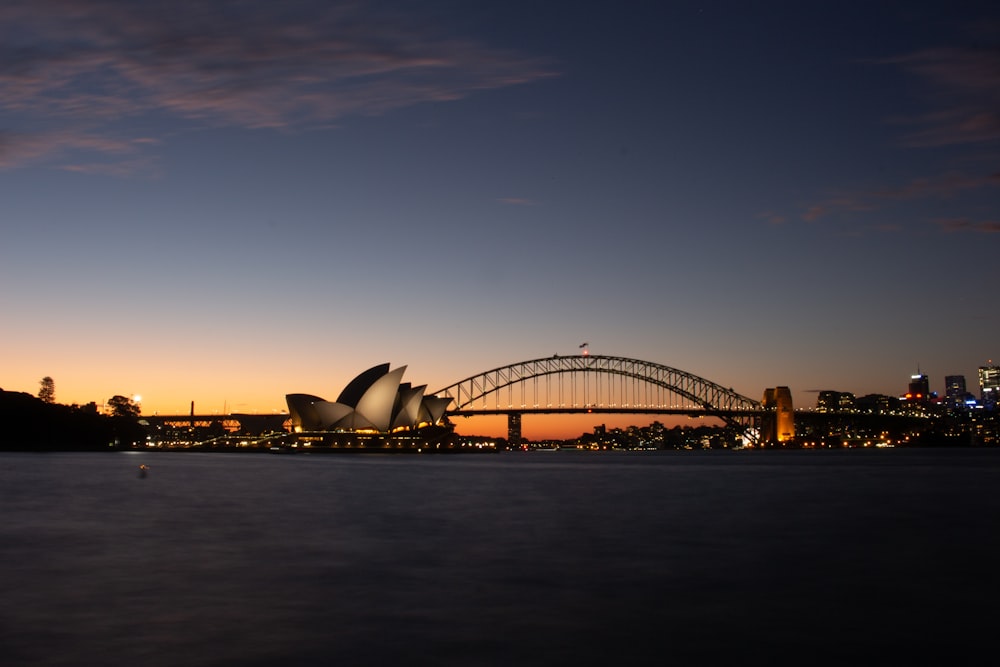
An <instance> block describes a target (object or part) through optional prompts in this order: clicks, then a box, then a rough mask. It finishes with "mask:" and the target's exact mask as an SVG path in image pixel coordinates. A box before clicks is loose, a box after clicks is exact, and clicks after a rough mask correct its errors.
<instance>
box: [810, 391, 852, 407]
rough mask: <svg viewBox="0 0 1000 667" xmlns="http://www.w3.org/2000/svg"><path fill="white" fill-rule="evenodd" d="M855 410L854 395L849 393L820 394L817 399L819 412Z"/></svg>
mask: <svg viewBox="0 0 1000 667" xmlns="http://www.w3.org/2000/svg"><path fill="white" fill-rule="evenodd" d="M852 410H854V394H852V393H851V392H849V391H830V390H824V391H821V392H819V396H817V397H816V411H817V412H850V411H852Z"/></svg>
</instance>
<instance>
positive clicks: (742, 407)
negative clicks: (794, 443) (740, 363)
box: [434, 354, 764, 439]
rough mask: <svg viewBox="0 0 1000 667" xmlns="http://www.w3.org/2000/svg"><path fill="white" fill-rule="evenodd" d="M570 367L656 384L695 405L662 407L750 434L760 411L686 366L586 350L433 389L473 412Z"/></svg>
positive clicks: (510, 408) (465, 411) (573, 370)
mask: <svg viewBox="0 0 1000 667" xmlns="http://www.w3.org/2000/svg"><path fill="white" fill-rule="evenodd" d="M576 373H584V374H599V375H610V376H622V377H625V378H632V379H633V380H637V381H640V382H644V383H647V384H649V385H653V386H656V387H660V388H662V389H665V390H667V391H668V392H671V393H674V394H676V395H678V396H681V397H683V398H685V399H687V400H689V401H691V402H692V403H693V404H694V405H695V406H697V409H688V410H666V409H665V410H663V412H686V413H688V414H693V413H700V414H705V415H709V416H714V417H718V418H719V419H721V420H722V421H723V422H725V424H726V425H727V426H729V427H731V428H734V429H736V430H739V431H740V432H743V433H745V434H748V435H750V436H751V437H752V436H753V431H754V430H755V427H756V426H759V418H760V416H761V414H762V413H763V411H764V410H763V407H762V406H761V404H760V402H758V401H755V400H753V399H750V398H747V397H746V396H743V395H741V394H738V393H736V392H735V391H733V390H732V389H727V388H725V387H723V386H722V385H720V384H717V383H715V382H712V381H711V380H706V379H705V378H703V377H699V376H697V375H695V374H693V373H689V372H687V371H682V370H680V369H677V368H672V367H670V366H664V365H663V364H657V363H653V362H650V361H642V360H641V359H630V358H627V357H617V356H607V355H589V354H586V355H574V356H552V357H545V358H541V359H531V360H529V361H521V362H517V363H514V364H508V365H507V366H501V367H499V368H494V369H492V370H489V371H486V372H483V373H479V374H477V375H473V376H471V377H468V378H465V379H464V380H460V381H459V382H456V383H454V384H451V385H449V386H447V387H445V388H444V389H441V390H440V391H437V392H434V394H435V395H437V396H441V397H447V398H451V399H452V401H453V402H454V405H453V406H451V407H450V408H449V409H448V412H449V413H461V414H475V413H476V412H477V409H476V408H475V407H474V406H475V403H476V402H477V401H480V400H485V399H486V397H488V396H490V395H491V394H495V395H496V396H497V398H499V396H500V392H501V390H503V389H509V388H511V387H513V386H514V385H517V384H520V383H525V382H528V381H530V380H533V379H535V378H541V377H546V376H553V375H560V376H561V375H566V374H576ZM536 391H537V390H536ZM522 408H525V411H529V410H530V411H535V412H544V411H546V410H545V409H544V408H541V409H539V408H537V406H536V408H533V409H531V408H527V406H522ZM573 408H579V410H580V411H581V412H582V411H584V410H585V409H586V408H587V406H586V405H584V406H572V408H570V410H572V409H573ZM482 411H483V412H486V411H487V409H486V408H483V409H482ZM490 411H492V412H497V411H507V412H521V411H522V410H518V409H517V408H516V407H514V406H512V405H511V406H508V408H507V409H506V410H503V409H501V408H499V407H498V408H496V409H494V410H490ZM553 411H555V410H553ZM629 411H632V410H629V409H628V406H621V412H629ZM643 411H646V412H648V411H651V410H648V409H647V410H643ZM754 439H756V438H754Z"/></svg>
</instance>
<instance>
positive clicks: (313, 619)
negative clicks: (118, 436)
mask: <svg viewBox="0 0 1000 667" xmlns="http://www.w3.org/2000/svg"><path fill="white" fill-rule="evenodd" d="M140 464H146V465H148V466H149V468H150V472H149V476H148V477H147V478H145V479H140V478H139V476H138V475H137V471H138V466H139V465H140ZM0 512H2V515H0V516H2V522H0V664H2V665H5V666H9V667H14V666H18V667H19V666H22V665H24V666H28V665H32V666H35V665H37V666H56V665H107V666H112V667H114V666H119V665H121V666H125V665H129V666H132V665H142V666H151V667H157V666H175V665H186V666H193V667H200V666H205V667H208V666H222V665H249V666H264V665H289V666H296V665H301V666H305V665H327V664H331V665H332V664H340V665H569V664H594V665H597V664H601V665H610V664H634V665H639V664H656V665H665V664H672V665H713V664H722V663H728V662H731V661H737V660H738V661H740V662H742V663H749V664H831V665H832V664H844V665H847V664H901V663H902V662H904V661H910V662H920V663H924V664H933V663H938V664H976V663H975V662H974V661H973V656H975V655H976V654H977V653H978V651H979V649H981V648H984V647H990V650H992V647H993V646H994V640H993V638H994V633H995V631H996V630H995V628H996V611H995V609H996V599H997V594H998V593H1000V588H998V585H997V582H998V577H997V574H996V569H997V566H998V560H1000V559H998V557H1000V451H998V450H958V451H952V450H894V451H878V452H867V451H849V452H712V453H707V452H706V453H657V454H579V453H563V452H553V453H540V452H535V453H510V454H498V455H481V456H477V455H466V456H437V457H434V456H377V455H371V456H367V455H366V456H360V455H357V456H272V455H266V454H264V455H235V454H190V453H187V454H185V453H148V454H147V453H141V454H131V453H115V454H50V455H30V454H3V455H0Z"/></svg>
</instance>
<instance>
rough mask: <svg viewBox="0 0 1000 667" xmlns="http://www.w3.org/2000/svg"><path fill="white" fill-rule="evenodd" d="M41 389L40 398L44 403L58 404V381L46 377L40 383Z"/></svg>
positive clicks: (39, 391)
mask: <svg viewBox="0 0 1000 667" xmlns="http://www.w3.org/2000/svg"><path fill="white" fill-rule="evenodd" d="M38 384H40V385H41V387H40V388H39V389H38V398H40V399H42V402H43V403H55V402H56V381H55V380H53V379H52V378H51V377H49V376H48V375H46V376H45V377H43V378H42V379H41V381H40V382H39V383H38Z"/></svg>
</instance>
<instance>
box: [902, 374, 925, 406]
mask: <svg viewBox="0 0 1000 667" xmlns="http://www.w3.org/2000/svg"><path fill="white" fill-rule="evenodd" d="M930 394H931V381H930V378H928V377H927V376H926V375H925V374H923V373H921V372H919V371H917V373H916V374H915V375H911V376H910V384H909V386H908V387H907V389H906V400H908V401H914V402H916V403H926V402H927V401H928V400H930Z"/></svg>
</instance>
